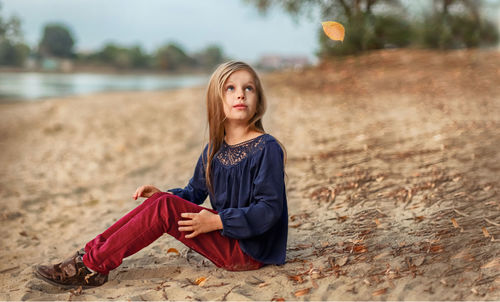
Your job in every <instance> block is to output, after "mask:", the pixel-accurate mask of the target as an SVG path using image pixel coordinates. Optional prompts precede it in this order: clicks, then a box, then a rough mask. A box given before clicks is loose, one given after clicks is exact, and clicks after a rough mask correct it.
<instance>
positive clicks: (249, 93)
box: [223, 69, 258, 123]
mask: <svg viewBox="0 0 500 302" xmlns="http://www.w3.org/2000/svg"><path fill="white" fill-rule="evenodd" d="M257 101H258V100H257V91H256V86H255V82H254V79H253V76H252V74H251V73H250V72H249V71H247V70H245V69H241V70H238V71H235V72H233V73H232V74H231V75H230V76H229V78H228V79H227V81H226V83H224V87H223V104H224V114H225V115H226V123H227V122H230V123H231V122H244V123H248V122H249V121H250V119H251V118H252V117H253V116H254V115H255V111H256V109H257Z"/></svg>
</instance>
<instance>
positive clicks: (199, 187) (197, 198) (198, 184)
mask: <svg viewBox="0 0 500 302" xmlns="http://www.w3.org/2000/svg"><path fill="white" fill-rule="evenodd" d="M206 151H207V146H205V149H204V150H203V152H202V153H201V155H200V157H199V158H198V162H197V163H196V167H195V169H194V173H193V177H191V179H190V180H189V183H188V184H187V185H186V186H185V187H184V188H175V189H170V190H167V192H170V193H172V194H174V195H177V196H179V197H181V198H183V199H185V200H189V201H191V202H192V203H195V204H198V205H199V204H202V203H203V202H204V201H205V199H206V198H207V196H208V190H207V186H206V183H205V169H204V168H203V158H206V156H204V155H203V154H206Z"/></svg>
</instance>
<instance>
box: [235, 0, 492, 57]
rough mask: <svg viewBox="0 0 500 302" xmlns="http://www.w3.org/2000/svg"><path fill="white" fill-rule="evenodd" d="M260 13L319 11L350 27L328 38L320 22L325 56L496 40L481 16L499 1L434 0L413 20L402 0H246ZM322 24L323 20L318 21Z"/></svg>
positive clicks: (295, 14)
mask: <svg viewBox="0 0 500 302" xmlns="http://www.w3.org/2000/svg"><path fill="white" fill-rule="evenodd" d="M244 1H245V2H247V3H250V4H252V5H254V6H255V7H256V8H257V9H258V10H259V11H260V12H261V13H265V12H266V11H268V10H269V9H270V8H271V7H273V6H275V7H280V8H281V9H283V10H284V11H286V12H287V13H289V14H290V15H291V16H292V17H294V18H297V17H298V16H300V15H309V16H311V12H319V14H320V18H321V20H320V21H337V22H340V23H342V24H343V25H344V27H345V29H346V35H345V40H344V41H343V42H336V41H332V40H330V39H329V38H328V37H327V36H326V35H325V34H324V32H323V30H322V28H320V27H319V26H318V33H319V35H318V39H319V45H320V48H319V51H318V55H319V56H320V57H321V58H327V57H331V56H339V55H350V54H357V53H360V52H363V51H367V50H373V49H382V48H393V47H407V46H409V45H416V46H423V47H428V48H441V49H452V48H470V47H482V46H492V45H495V44H497V43H498V40H499V33H498V29H497V28H496V27H495V25H494V23H492V22H491V21H489V20H487V19H486V18H485V17H484V16H482V15H481V12H483V11H484V10H482V8H483V7H484V5H486V4H488V5H493V4H494V3H496V4H497V5H498V3H500V2H499V1H498V0H489V1H484V0H433V1H432V3H431V1H429V3H428V4H432V8H433V12H432V13H430V14H427V15H425V16H423V19H422V20H421V21H420V22H418V21H411V22H410V21H409V18H408V12H407V11H406V10H405V8H404V6H403V5H402V4H401V2H400V1H399V0H244ZM318 24H319V22H318Z"/></svg>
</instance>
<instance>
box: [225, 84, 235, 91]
mask: <svg viewBox="0 0 500 302" xmlns="http://www.w3.org/2000/svg"><path fill="white" fill-rule="evenodd" d="M226 90H227V91H233V90H234V86H233V85H229V86H227V87H226Z"/></svg>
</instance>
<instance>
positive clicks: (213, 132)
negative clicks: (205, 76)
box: [203, 61, 286, 194]
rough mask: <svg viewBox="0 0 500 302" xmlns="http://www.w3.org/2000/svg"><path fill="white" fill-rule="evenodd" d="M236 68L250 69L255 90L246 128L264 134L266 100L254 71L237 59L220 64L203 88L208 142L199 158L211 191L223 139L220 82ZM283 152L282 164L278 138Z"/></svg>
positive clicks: (222, 94)
mask: <svg viewBox="0 0 500 302" xmlns="http://www.w3.org/2000/svg"><path fill="white" fill-rule="evenodd" d="M238 70H246V71H248V72H250V74H251V75H252V77H253V80H254V83H255V90H256V93H257V106H256V111H255V115H254V116H253V117H252V118H251V119H250V121H249V123H248V127H247V129H251V130H257V131H259V132H262V133H265V131H264V126H263V125H262V116H263V115H264V113H265V112H266V107H267V102H266V97H265V96H264V89H263V88H262V83H261V81H260V79H259V77H258V75H257V73H256V72H255V70H254V69H253V68H252V67H250V65H248V64H246V63H244V62H239V61H229V62H226V63H223V64H221V65H219V66H218V67H217V69H216V70H215V71H214V73H213V74H212V76H211V77H210V81H209V83H208V86H207V91H206V102H207V115H208V128H209V142H208V148H207V155H208V158H207V159H206V160H205V159H204V160H203V162H204V163H206V165H205V180H206V184H207V188H208V189H209V190H210V192H211V193H212V194H213V193H214V190H213V183H212V174H211V171H212V160H213V158H214V156H215V154H216V153H217V151H219V149H220V148H221V146H222V143H223V141H224V135H225V130H224V121H225V119H226V116H225V114H224V105H223V101H224V84H225V83H226V81H227V79H228V78H229V76H230V75H231V74H233V73H234V72H235V71H238ZM278 143H279V144H280V146H281V148H282V149H283V152H284V163H286V151H285V148H284V146H283V145H282V144H281V143H280V142H279V141H278Z"/></svg>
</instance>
